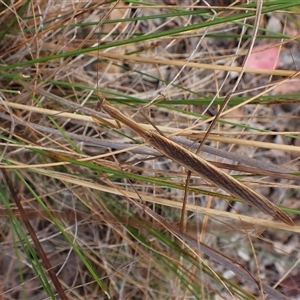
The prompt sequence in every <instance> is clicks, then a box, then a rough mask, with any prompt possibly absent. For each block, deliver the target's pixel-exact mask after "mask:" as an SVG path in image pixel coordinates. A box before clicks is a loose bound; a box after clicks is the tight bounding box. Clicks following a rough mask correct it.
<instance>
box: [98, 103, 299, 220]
mask: <svg viewBox="0 0 300 300" xmlns="http://www.w3.org/2000/svg"><path fill="white" fill-rule="evenodd" d="M102 108H103V110H104V111H105V112H106V113H107V114H109V115H110V116H111V117H112V118H115V119H116V120H118V121H120V122H122V123H123V124H125V125H127V126H128V127H130V128H131V129H132V130H134V131H135V132H136V133H137V134H139V135H140V136H142V137H143V138H144V139H145V140H146V141H147V143H149V144H150V145H151V146H152V147H154V148H155V149H156V150H158V151H159V152H161V153H162V154H164V155H165V156H167V157H169V158H170V159H172V160H174V161H176V162H178V163H179V164H181V165H183V166H185V167H186V168H187V169H188V170H190V171H193V172H195V173H197V174H199V175H200V176H201V177H203V178H204V179H205V180H207V181H209V182H210V183H212V184H214V185H216V186H218V187H220V188H222V189H223V190H225V191H227V192H228V193H229V194H231V195H233V196H235V197H237V198H240V199H243V200H244V201H246V202H247V203H248V204H249V205H252V206H255V207H256V208H258V209H259V210H261V211H262V212H264V213H265V214H267V215H270V216H272V217H274V218H276V219H278V220H281V221H282V222H284V223H286V224H288V225H291V226H293V225H294V222H293V221H292V219H291V218H290V217H289V216H288V215H287V214H285V213H284V212H283V211H281V210H280V209H279V208H278V207H277V206H276V205H274V204H273V203H272V202H270V201H269V200H268V199H267V198H265V197H264V196H262V195H260V194H259V193H257V192H255V191H254V190H252V189H250V188H249V187H247V186H246V185H244V184H243V183H241V182H240V181H238V180H236V179H235V178H233V177H231V176H230V175H228V174H227V173H225V172H223V171H222V170H221V169H219V168H217V167H215V166H214V165H212V164H210V163H209V162H207V161H206V160H204V159H203V158H201V157H199V156H197V155H196V154H194V153H193V152H191V151H189V150H187V149H185V148H184V147H182V146H181V145H178V144H177V143H175V142H173V141H171V140H169V139H168V138H166V137H164V136H162V135H159V134H157V133H155V132H151V131H147V130H145V129H144V128H142V127H141V126H139V125H138V124H137V123H136V122H134V121H132V120H131V119H129V118H127V117H126V116H124V115H123V114H122V113H120V112H119V111H118V110H117V109H115V108H113V107H112V106H110V105H108V104H107V103H106V102H105V101H104V102H103V103H102Z"/></svg>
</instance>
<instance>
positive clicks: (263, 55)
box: [246, 44, 280, 70]
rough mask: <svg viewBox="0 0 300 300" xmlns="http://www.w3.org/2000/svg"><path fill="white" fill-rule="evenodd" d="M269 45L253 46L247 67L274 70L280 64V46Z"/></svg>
mask: <svg viewBox="0 0 300 300" xmlns="http://www.w3.org/2000/svg"><path fill="white" fill-rule="evenodd" d="M268 47H269V45H267V44H264V45H259V46H256V47H254V48H253V51H252V53H251V54H250V57H249V59H248V61H247V64H246V67H247V68H254V69H269V70H273V69H275V68H277V67H278V66H279V65H280V61H279V58H278V55H279V48H268Z"/></svg>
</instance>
